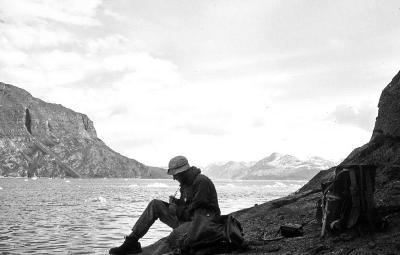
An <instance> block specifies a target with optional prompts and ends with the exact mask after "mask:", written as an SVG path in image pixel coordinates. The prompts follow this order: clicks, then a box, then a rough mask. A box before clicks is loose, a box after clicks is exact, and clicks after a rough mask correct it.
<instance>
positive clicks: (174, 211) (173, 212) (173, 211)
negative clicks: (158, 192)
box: [168, 203, 177, 215]
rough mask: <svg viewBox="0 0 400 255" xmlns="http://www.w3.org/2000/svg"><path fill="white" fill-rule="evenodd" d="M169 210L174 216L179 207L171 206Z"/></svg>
mask: <svg viewBox="0 0 400 255" xmlns="http://www.w3.org/2000/svg"><path fill="white" fill-rule="evenodd" d="M168 209H169V212H170V213H171V214H172V215H176V209H177V205H176V204H171V203H170V204H169V205H168Z"/></svg>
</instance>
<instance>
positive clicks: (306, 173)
mask: <svg viewBox="0 0 400 255" xmlns="http://www.w3.org/2000/svg"><path fill="white" fill-rule="evenodd" d="M333 166H335V163H334V162H332V161H329V160H326V159H323V158H321V157H310V158H308V159H306V160H300V159H298V158H296V157H295V156H292V155H285V154H280V153H277V152H274V153H272V154H271V155H269V156H268V157H265V158H263V159H261V160H260V161H257V162H236V161H229V162H227V163H214V164H210V165H208V166H206V167H205V168H204V170H203V172H204V173H205V174H206V175H208V176H209V177H211V178H214V179H244V180H258V179H264V180H266V179H267V180H268V179H275V180H276V179H281V180H284V179H292V180H297V179H303V180H304V179H310V178H312V177H313V176H314V175H315V174H317V173H318V172H319V171H321V170H325V169H328V168H331V167H333Z"/></svg>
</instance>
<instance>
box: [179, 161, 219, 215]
mask: <svg viewBox="0 0 400 255" xmlns="http://www.w3.org/2000/svg"><path fill="white" fill-rule="evenodd" d="M187 171H189V172H188V174H189V175H188V178H187V180H185V182H184V183H181V186H180V193H181V197H180V199H179V201H178V210H177V216H178V219H179V221H181V222H183V221H191V220H193V217H194V216H195V215H197V214H201V215H206V216H212V217H218V216H220V215H221V211H220V209H219V206H218V197H217V191H216V190H215V186H214V184H213V183H212V181H211V180H210V179H209V178H208V177H207V176H205V175H203V174H201V173H200V169H198V168H196V167H191V168H190V169H188V170H187Z"/></svg>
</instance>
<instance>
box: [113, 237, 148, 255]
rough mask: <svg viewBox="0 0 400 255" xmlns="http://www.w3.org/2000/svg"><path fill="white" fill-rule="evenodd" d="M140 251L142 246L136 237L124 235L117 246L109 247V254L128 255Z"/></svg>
mask: <svg viewBox="0 0 400 255" xmlns="http://www.w3.org/2000/svg"><path fill="white" fill-rule="evenodd" d="M141 252H142V247H141V246H140V243H139V242H138V240H137V239H135V238H132V237H129V236H126V237H125V241H124V243H123V244H122V245H121V246H119V247H114V248H111V249H110V251H109V254H113V255H130V254H138V253H141Z"/></svg>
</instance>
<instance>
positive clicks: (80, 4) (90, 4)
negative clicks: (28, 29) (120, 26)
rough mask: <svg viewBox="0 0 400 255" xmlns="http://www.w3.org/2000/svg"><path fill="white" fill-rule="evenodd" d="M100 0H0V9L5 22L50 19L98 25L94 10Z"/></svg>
mask: <svg viewBox="0 0 400 255" xmlns="http://www.w3.org/2000/svg"><path fill="white" fill-rule="evenodd" d="M101 3H102V1H101V0H85V1H80V0H68V1H52V0H36V1H30V0H21V1H7V0H1V1H0V7H1V8H0V9H1V10H6V11H2V12H1V13H2V16H3V19H4V20H5V22H9V21H10V20H11V21H12V22H17V23H20V22H23V23H25V22H32V21H36V22H40V21H43V20H44V21H52V22H60V23H64V24H70V25H79V26H97V25H100V22H99V21H98V19H96V17H95V16H96V12H97V9H98V8H99V6H100V5H101Z"/></svg>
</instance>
